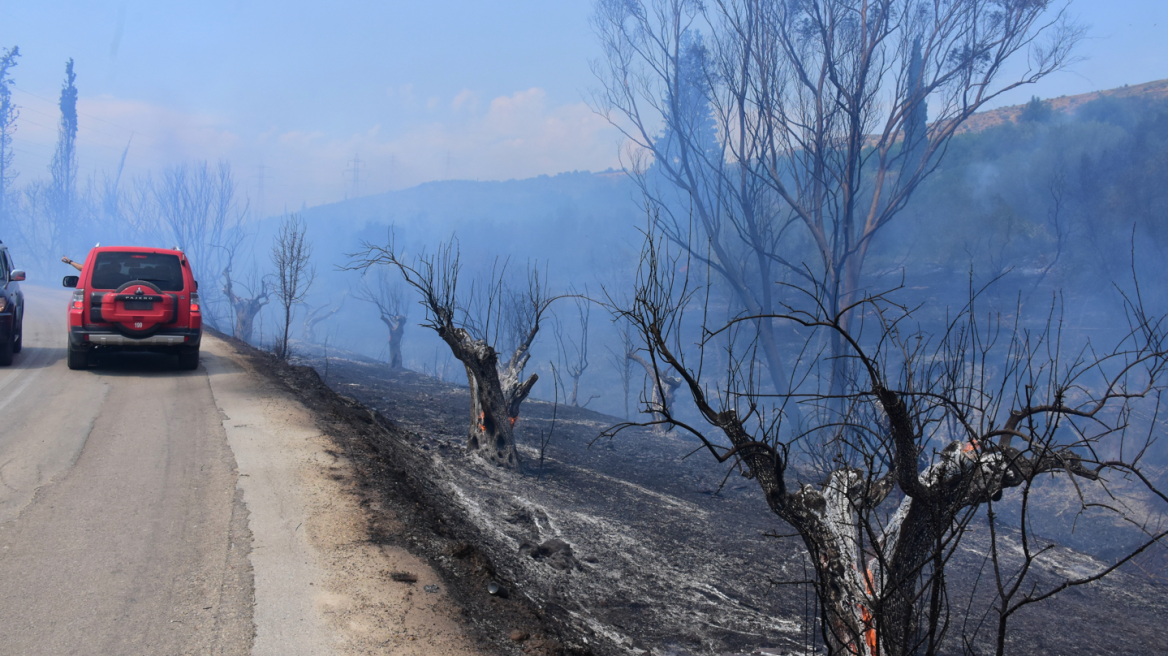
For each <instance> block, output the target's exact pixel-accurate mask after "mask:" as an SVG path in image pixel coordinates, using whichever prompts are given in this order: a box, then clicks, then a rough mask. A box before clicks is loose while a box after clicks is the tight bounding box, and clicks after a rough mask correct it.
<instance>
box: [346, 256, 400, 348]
mask: <svg viewBox="0 0 1168 656" xmlns="http://www.w3.org/2000/svg"><path fill="white" fill-rule="evenodd" d="M368 278H369V276H368V274H366V275H365V276H363V277H362V278H361V284H360V287H359V288H358V289H357V291H356V292H354V296H356V297H357V298H358V299H359V300H362V301H365V302H366V303H372V304H373V305H374V306H375V307H376V308H377V315H378V318H380V319H381V323H384V324H385V327H386V328H387V329H388V330H389V342H388V346H389V367H390V368H391V369H401V368H402V366H403V364H402V338H403V336H404V335H405V332H406V320H407V319H409V312H408V310H407V308H406V303H405V298H404V296H403V295H402V290H401V287H400V285H399V284H398V283H397V282H396V281H394V280H391V279H390V274H389V272H388V271H387V270H386V269H385V267H378V269H377V274H376V283H375V284H374V285H372V286H371V285H370V284H369V280H368Z"/></svg>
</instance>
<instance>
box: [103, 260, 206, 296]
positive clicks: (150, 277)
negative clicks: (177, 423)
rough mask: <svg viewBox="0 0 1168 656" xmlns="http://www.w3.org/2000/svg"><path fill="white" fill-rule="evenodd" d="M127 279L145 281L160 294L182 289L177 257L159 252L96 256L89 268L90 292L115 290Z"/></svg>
mask: <svg viewBox="0 0 1168 656" xmlns="http://www.w3.org/2000/svg"><path fill="white" fill-rule="evenodd" d="M131 280H145V281H147V282H152V283H154V284H155V285H157V286H158V289H160V290H162V291H164V292H180V291H182V288H183V272H182V265H181V264H179V261H178V256H177V255H165V254H162V253H117V252H106V253H98V255H97V262H95V263H94V266H93V278H92V280H91V283H90V284H91V286H92V287H93V288H94V289H117V288H118V287H121V286H122V285H124V284H126V283H128V282H130V281H131Z"/></svg>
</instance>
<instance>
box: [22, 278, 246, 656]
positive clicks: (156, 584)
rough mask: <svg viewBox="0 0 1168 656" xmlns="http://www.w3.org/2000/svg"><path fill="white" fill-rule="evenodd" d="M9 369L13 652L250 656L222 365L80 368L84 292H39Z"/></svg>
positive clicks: (117, 363) (132, 359)
mask: <svg viewBox="0 0 1168 656" xmlns="http://www.w3.org/2000/svg"><path fill="white" fill-rule="evenodd" d="M25 291H26V303H27V307H26V317H25V322H24V329H25V333H24V351H23V352H22V353H20V354H18V355H17V356H16V360H15V362H14V364H13V366H11V367H5V368H0V654H21V655H26V654H29V655H31V654H241V653H249V652H250V650H251V646H252V639H253V633H254V629H253V624H252V595H253V588H252V572H251V567H250V564H249V561H248V558H247V551H248V549H249V548H250V545H251V537H250V532H249V530H248V524H247V516H246V515H247V512H246V510H245V508H244V506H243V503H242V501H241V498H242V493H241V492H237V485H236V483H237V480H238V474H237V471H236V465H235V459H234V456H233V454H232V451H231V449H230V447H229V443H228V440H227V437H226V434H225V430H224V426H223V420H222V418H221V416H220V412H219V411H218V410H217V406H216V403H215V399H214V397H213V394H212V389H211V385H210V382H209V377H208V374H207V369H206V367H200V368H199V369H198V370H197V371H178V370H177V369H176V363H175V361H174V359H173V358H172V357H170V356H165V355H158V354H125V355H122V356H119V357H118V358H116V359H111V360H110V361H109V362H107V363H105V364H104V365H102V366H98V367H95V368H91V369H90V370H89V371H70V370H69V369H68V368H67V367H66V366H65V350H64V345H65V305H66V303H67V300H68V293H67V292H66V291H63V290H49V289H41V288H34V287H32V286H29V287H26V289H25Z"/></svg>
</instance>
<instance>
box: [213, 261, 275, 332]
mask: <svg viewBox="0 0 1168 656" xmlns="http://www.w3.org/2000/svg"><path fill="white" fill-rule="evenodd" d="M223 296H224V297H225V298H226V299H227V302H228V303H230V304H231V310H232V314H233V315H234V316H235V321H233V322H232V324H231V334H232V336H234V337H235V338H236V339H242V340H243V341H245V342H248V343H249V344H250V343H251V335H252V332H253V331H254V330H255V318H256V315H258V314H259V313H260V310H262V309H263V308H264V306H265V305H267V304H268V303H269V302H270V301H271V296H272V287H271V283H270V281H269V280H268V279H267V278H265V277H263V276H260V275H258V274H255V273H252V274H251V275H249V276H248V278H247V281H246V282H240V281H238V280H232V279H231V264H230V263H228V265H227V268H226V269H224V270H223Z"/></svg>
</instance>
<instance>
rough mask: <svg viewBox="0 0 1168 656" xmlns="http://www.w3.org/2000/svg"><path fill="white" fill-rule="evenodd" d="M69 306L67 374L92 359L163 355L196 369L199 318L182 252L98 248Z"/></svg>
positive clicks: (76, 279) (73, 282)
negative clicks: (127, 354)
mask: <svg viewBox="0 0 1168 656" xmlns="http://www.w3.org/2000/svg"><path fill="white" fill-rule="evenodd" d="M62 283H63V284H64V285H65V286H66V287H74V288H76V289H74V290H73V299H72V300H71V301H70V302H69V368H70V369H85V368H87V367H88V366H89V357H90V355H91V354H92V353H102V352H112V351H162V352H166V353H174V354H175V355H177V356H178V364H179V367H180V368H182V369H195V368H196V367H198V366H199V341H200V339H201V338H202V335H203V316H202V314H201V313H200V312H199V294H198V289H199V283H198V282H196V281H195V277H194V275H193V274H192V273H191V265H190V262H189V261H187V256H186V255H185V254H183V252H182V251H180V250H177V249H173V250H171V249H164V248H139V247H133V246H100V247H98V248H94V249H93V250H91V251H89V257H87V258H85V264H84V265H83V266H82V268H81V275H80V276H65V279H64V280H63V281H62Z"/></svg>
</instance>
